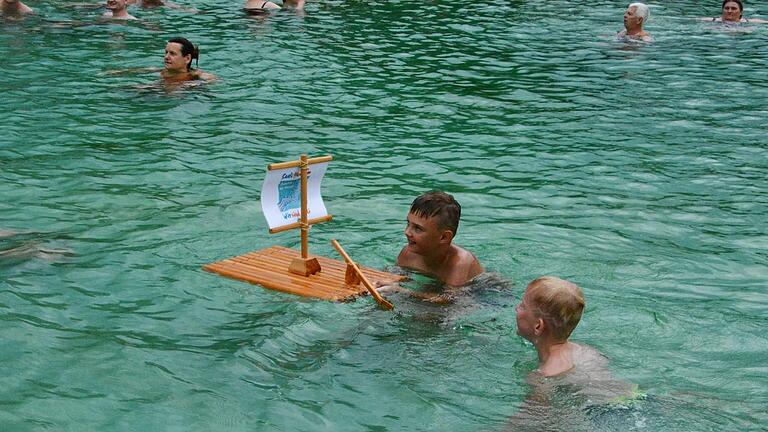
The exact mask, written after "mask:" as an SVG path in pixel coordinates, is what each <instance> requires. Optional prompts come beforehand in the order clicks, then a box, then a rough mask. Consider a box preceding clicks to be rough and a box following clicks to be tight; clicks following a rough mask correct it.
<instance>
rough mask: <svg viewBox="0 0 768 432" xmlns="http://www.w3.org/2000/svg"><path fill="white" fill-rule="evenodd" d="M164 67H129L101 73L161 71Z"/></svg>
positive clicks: (124, 73) (119, 73) (121, 73)
mask: <svg viewBox="0 0 768 432" xmlns="http://www.w3.org/2000/svg"><path fill="white" fill-rule="evenodd" d="M162 70H163V68H159V67H143V68H128V69H110V70H108V71H104V72H101V73H99V75H100V76H101V75H127V74H144V73H153V72H160V71H162Z"/></svg>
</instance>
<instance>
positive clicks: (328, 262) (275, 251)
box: [203, 246, 403, 301]
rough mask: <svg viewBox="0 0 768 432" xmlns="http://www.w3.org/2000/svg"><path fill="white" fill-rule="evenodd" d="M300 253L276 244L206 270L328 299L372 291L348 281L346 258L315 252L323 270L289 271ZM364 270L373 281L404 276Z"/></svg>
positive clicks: (349, 296) (215, 264) (343, 297)
mask: <svg viewBox="0 0 768 432" xmlns="http://www.w3.org/2000/svg"><path fill="white" fill-rule="evenodd" d="M300 255H301V254H300V252H299V251H297V250H293V249H290V248H286V247H282V246H272V247H270V248H267V249H262V250H258V251H255V252H251V253H247V254H245V255H240V256H236V257H232V258H228V259H225V260H222V261H217V262H214V263H211V264H207V265H205V266H203V270H206V271H209V272H212V273H218V274H220V275H222V276H226V277H228V278H232V279H237V280H241V281H244V282H250V283H252V284H258V285H261V286H263V287H265V288H269V289H273V290H276V291H282V292H286V293H289V294H296V295H300V296H304V297H315V298H320V299H324V300H332V301H348V300H352V299H353V298H354V297H356V296H359V295H363V294H367V293H368V291H367V290H366V289H365V287H364V286H363V284H358V285H347V284H346V283H344V275H345V272H346V269H347V264H346V263H344V262H342V261H337V260H334V259H330V258H325V257H321V256H316V255H312V256H310V258H317V260H318V261H319V262H320V268H321V270H320V272H319V273H316V274H314V275H311V276H308V277H305V276H300V275H296V274H293V273H289V272H288V266H289V265H290V264H291V261H292V260H293V259H294V258H298V257H299V256H300ZM360 269H361V270H362V271H363V273H364V274H365V276H366V277H367V278H368V280H370V281H371V283H372V284H376V282H377V281H381V282H385V283H392V282H397V281H399V280H402V279H403V277H402V276H398V275H394V274H392V273H387V272H383V271H379V270H374V269H372V268H368V267H362V266H361V267H360Z"/></svg>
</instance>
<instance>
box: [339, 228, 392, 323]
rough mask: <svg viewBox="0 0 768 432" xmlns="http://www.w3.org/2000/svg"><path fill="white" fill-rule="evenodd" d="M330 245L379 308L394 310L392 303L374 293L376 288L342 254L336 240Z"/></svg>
mask: <svg viewBox="0 0 768 432" xmlns="http://www.w3.org/2000/svg"><path fill="white" fill-rule="evenodd" d="M331 244H332V245H333V247H334V248H336V250H337V251H338V252H339V254H340V255H341V256H342V257H344V261H346V262H347V264H348V265H349V266H350V267H352V268H353V269H354V270H355V272H356V273H357V275H358V276H359V277H360V280H361V281H362V282H363V285H364V286H365V288H366V289H367V290H368V292H369V293H371V296H372V297H373V298H374V299H376V303H378V304H379V306H381V307H382V308H384V309H386V310H391V309H392V308H394V307H395V306H394V305H392V303H390V302H388V301H387V299H385V298H384V297H382V296H381V294H379V292H378V291H376V288H374V287H373V285H372V284H371V282H370V281H369V280H368V278H366V277H365V275H364V274H363V272H362V271H361V270H360V267H358V266H357V264H355V262H354V261H352V258H350V257H349V255H347V253H346V252H344V249H343V248H342V247H341V245H340V244H339V242H337V241H336V240H331Z"/></svg>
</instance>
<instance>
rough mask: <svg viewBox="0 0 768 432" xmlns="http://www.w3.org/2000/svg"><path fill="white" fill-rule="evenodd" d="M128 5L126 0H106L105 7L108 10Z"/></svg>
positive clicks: (123, 7) (119, 8) (120, 8)
mask: <svg viewBox="0 0 768 432" xmlns="http://www.w3.org/2000/svg"><path fill="white" fill-rule="evenodd" d="M126 7H128V4H127V0H107V9H109V10H113V11H115V10H117V11H119V10H122V9H125V8H126Z"/></svg>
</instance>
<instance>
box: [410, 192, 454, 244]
mask: <svg viewBox="0 0 768 432" xmlns="http://www.w3.org/2000/svg"><path fill="white" fill-rule="evenodd" d="M410 212H411V213H413V214H415V215H416V216H420V217H425V218H431V217H437V221H438V223H439V225H440V228H446V229H449V230H451V232H453V235H454V236H455V235H456V231H458V230H459V219H460V218H461V205H459V203H458V202H457V201H456V200H455V199H453V196H452V195H450V194H447V193H445V192H437V191H433V192H427V193H425V194H422V195H420V196H419V197H418V198H416V199H415V200H413V203H411V210H410Z"/></svg>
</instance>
